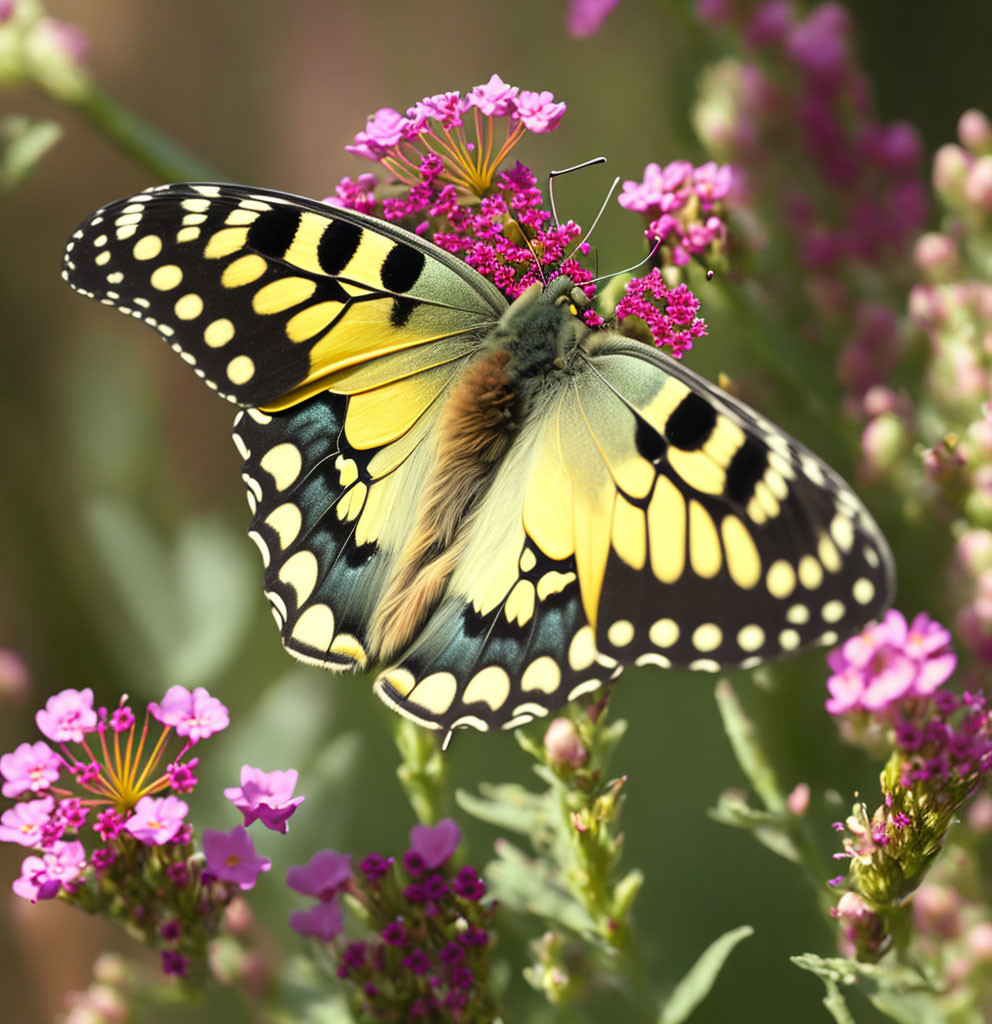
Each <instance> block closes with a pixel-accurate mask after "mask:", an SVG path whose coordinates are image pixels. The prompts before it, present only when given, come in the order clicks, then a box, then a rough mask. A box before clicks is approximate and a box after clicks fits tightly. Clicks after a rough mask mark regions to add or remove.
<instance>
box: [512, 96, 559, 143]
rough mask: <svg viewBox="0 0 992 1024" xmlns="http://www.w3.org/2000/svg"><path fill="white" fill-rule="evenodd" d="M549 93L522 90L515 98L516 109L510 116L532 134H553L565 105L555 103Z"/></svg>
mask: <svg viewBox="0 0 992 1024" xmlns="http://www.w3.org/2000/svg"><path fill="white" fill-rule="evenodd" d="M553 101H554V95H553V94H552V93H550V92H547V91H544V92H530V91H529V90H527V89H524V90H522V91H521V92H520V93H519V95H518V96H517V104H516V109H515V110H514V111H513V113H512V114H511V117H513V118H514V120H519V121H520V122H521V123H522V124H523V126H524V127H525V128H527V129H529V130H530V131H532V132H538V133H540V132H553V131H554V130H555V129H556V128H557V127H558V123H559V122H560V121H561V119H562V117H563V116H564V114H565V104H564V103H555V102H553Z"/></svg>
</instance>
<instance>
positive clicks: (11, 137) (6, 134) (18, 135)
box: [0, 114, 62, 193]
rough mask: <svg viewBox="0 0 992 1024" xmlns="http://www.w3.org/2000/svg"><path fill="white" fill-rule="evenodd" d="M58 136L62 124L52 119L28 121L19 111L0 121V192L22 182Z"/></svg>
mask: <svg viewBox="0 0 992 1024" xmlns="http://www.w3.org/2000/svg"><path fill="white" fill-rule="evenodd" d="M61 138H62V126H61V125H60V124H58V123H57V122H55V121H32V120H31V119H30V118H29V117H25V116H24V115H23V114H14V115H12V116H10V117H5V118H4V119H3V120H2V121H0V145H2V152H0V192H3V193H7V192H12V191H13V190H14V189H15V188H17V186H18V185H20V184H22V183H23V182H24V181H25V180H26V179H27V178H28V177H29V176H30V174H31V172H32V171H34V169H35V167H37V166H38V164H39V163H40V162H41V159H42V158H43V157H44V155H45V154H46V153H47V152H48V151H49V150H50V149H51V148H52V147H53V146H54V145H55V144H56V143H57V142H58V141H59V139H61Z"/></svg>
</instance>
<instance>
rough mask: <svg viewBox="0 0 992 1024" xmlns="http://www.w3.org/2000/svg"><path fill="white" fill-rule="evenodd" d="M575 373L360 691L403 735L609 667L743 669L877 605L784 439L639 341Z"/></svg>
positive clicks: (856, 509)
mask: <svg viewBox="0 0 992 1024" xmlns="http://www.w3.org/2000/svg"><path fill="white" fill-rule="evenodd" d="M582 358H583V360H584V361H585V365H584V366H581V367H579V368H578V369H577V370H576V372H575V373H574V374H573V375H572V378H571V381H570V383H569V384H568V386H566V387H564V388H562V389H561V390H560V391H559V392H558V393H557V394H556V395H555V396H554V397H553V398H552V399H550V400H548V401H545V402H543V403H539V404H537V405H535V407H534V409H533V411H532V415H531V418H530V421H529V422H528V423H527V424H526V425H525V426H524V428H523V429H522V430H521V436H520V438H519V440H518V442H517V445H516V449H515V451H514V452H513V453H511V456H509V457H508V464H507V466H505V467H503V468H502V469H501V472H500V474H499V475H498V476H497V478H496V481H495V482H494V484H493V487H492V489H491V490H490V491H489V492H488V493H487V495H486V496H485V498H484V499H483V503H482V507H481V508H480V509H479V510H478V512H477V515H476V517H475V522H474V526H473V531H472V535H471V537H470V539H469V542H468V544H467V546H466V549H465V551H464V553H463V556H462V560H461V563H460V565H459V569H458V570H457V571H456V573H455V575H454V576H453V577H452V580H451V584H450V586H449V589H448V594H447V599H446V603H445V604H444V605H442V607H441V608H440V609H439V610H438V611H437V612H436V613H435V615H434V616H433V617H432V618H431V619H430V620H429V621H428V623H427V624H426V625H425V627H424V629H423V630H422V632H421V635H420V636H419V637H418V639H417V642H416V643H415V644H414V645H412V646H411V649H410V650H408V651H407V652H405V653H404V655H403V656H402V657H401V658H399V659H398V661H397V663H396V664H395V665H394V666H392V667H391V668H390V669H389V670H387V671H386V672H385V673H383V674H382V675H381V676H380V678H379V680H378V681H377V684H376V687H377V692H378V693H379V695H380V696H381V697H383V699H385V700H386V702H387V703H389V704H390V705H391V706H393V707H394V708H396V709H397V710H400V711H402V712H403V713H405V714H408V715H410V716H411V717H413V718H414V719H415V720H417V721H419V722H421V724H425V725H430V726H432V727H439V728H445V729H451V728H455V727H458V726H460V725H471V726H473V727H475V728H480V729H484V728H512V727H513V726H515V725H518V724H521V722H523V721H526V720H529V719H530V718H534V717H540V716H542V715H544V714H547V713H548V712H549V711H551V710H553V709H555V708H557V707H559V706H561V705H562V704H564V703H565V702H566V701H567V700H569V699H574V698H575V697H576V696H578V695H580V694H581V693H587V692H591V691H593V690H595V689H597V688H598V687H599V686H600V685H602V684H603V683H604V682H606V681H607V680H609V679H611V678H615V677H616V676H617V675H618V674H619V672H620V670H621V666H622V665H626V664H639V665H659V666H662V667H666V668H672V667H675V668H691V669H697V670H708V671H713V670H716V669H718V668H723V667H728V668H731V667H735V666H738V667H743V668H750V667H754V666H755V665H757V664H760V663H763V662H765V661H768V660H770V659H773V658H776V657H778V656H781V655H783V654H787V653H794V652H796V651H799V650H802V649H805V648H808V647H810V646H813V645H815V644H818V643H819V644H829V643H834V642H836V641H837V639H838V637H839V636H840V635H846V634H849V633H851V632H853V631H854V630H856V629H858V628H860V627H861V626H863V625H864V623H865V622H867V621H868V620H869V619H871V618H873V617H875V616H877V615H878V614H880V613H881V611H882V610H883V609H884V608H885V607H886V606H887V604H888V602H889V600H890V599H891V595H892V590H893V586H894V583H893V580H894V574H893V569H892V565H891V560H890V559H891V556H890V554H889V552H888V547H887V545H886V543H885V541H884V538H882V536H881V534H880V532H879V531H878V528H877V526H876V525H875V523H874V521H873V520H872V519H871V517H870V515H869V514H868V513H867V511H866V510H865V509H864V507H863V505H862V504H861V502H860V501H859V500H858V499H857V498H856V497H855V496H854V494H853V493H852V492H851V491H850V489H849V488H848V487H847V485H846V484H845V483H844V482H843V481H842V480H841V478H840V477H839V476H838V475H837V474H836V473H834V472H833V470H831V469H830V468H829V467H828V466H827V465H826V464H825V463H823V462H822V460H820V459H819V458H817V457H816V456H815V455H813V454H812V453H810V452H809V451H808V450H807V449H805V448H804V447H803V446H802V445H801V444H799V442H797V441H795V440H794V439H793V438H791V437H789V436H788V435H787V434H785V433H784V432H782V431H780V430H778V429H777V428H775V427H773V426H772V425H771V424H769V423H768V422H767V421H766V420H764V418H763V417H761V416H760V415H759V414H757V413H755V412H754V411H753V410H751V409H749V408H748V407H747V406H746V405H744V404H743V403H741V402H739V401H737V400H736V399H734V398H732V397H731V396H729V395H727V394H725V393H724V392H723V391H721V390H720V389H718V388H715V387H714V386H713V385H711V384H709V383H708V382H707V381H705V380H703V379H702V378H700V377H699V376H698V375H696V374H695V373H693V372H692V371H691V370H689V369H688V368H686V367H685V366H683V365H682V364H681V363H678V362H676V361H674V360H671V359H667V358H666V357H664V356H661V355H659V354H658V353H657V352H655V351H654V350H652V349H650V348H648V347H647V346H645V345H643V344H642V343H641V342H637V341H632V340H629V339H626V338H622V337H620V336H619V335H609V334H605V333H604V334H603V335H602V336H601V337H598V338H597V340H596V341H595V342H593V343H592V344H591V345H590V346H589V352H588V355H584V356H583V357H582ZM504 470H505V472H504ZM518 508H519V509H520V510H521V514H520V517H519V518H517V517H516V516H515V515H513V516H507V515H506V514H505V513H502V510H506V509H512V510H515V509H518Z"/></svg>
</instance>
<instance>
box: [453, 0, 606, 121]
mask: <svg viewBox="0 0 992 1024" xmlns="http://www.w3.org/2000/svg"><path fill="white" fill-rule="evenodd" d="M614 2H615V0H614ZM518 92H520V90H519V89H518V88H517V87H516V86H515V85H507V84H506V82H504V81H503V79H502V78H500V77H499V75H493V76H492V77H491V78H490V79H489V81H488V82H486V84H485V85H477V86H476V87H475V88H474V89H472V90H471V92H469V94H468V95H467V96H466V97H465V106H466V107H478V108H479V111H480V112H481V113H483V114H485V115H486V116H487V117H506V115H507V114H509V113H510V112H511V111H512V110H513V108H514V106H515V103H514V100H515V98H516V95H517V93H518Z"/></svg>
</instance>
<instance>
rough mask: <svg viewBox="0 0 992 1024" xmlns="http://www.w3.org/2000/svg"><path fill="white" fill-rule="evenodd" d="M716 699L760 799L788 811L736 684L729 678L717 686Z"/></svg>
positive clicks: (770, 807) (773, 808)
mask: <svg viewBox="0 0 992 1024" xmlns="http://www.w3.org/2000/svg"><path fill="white" fill-rule="evenodd" d="M716 703H717V706H718V707H719V709H720V717H721V718H722V719H723V728H724V730H725V731H726V733H727V738H728V739H729V740H730V745H731V746H732V747H733V750H734V756H735V757H736V758H737V763H738V764H739V765H740V767H741V771H743V772H744V774H745V775H746V776H747V778H748V781H749V782H750V783H751V785H752V787H753V788H754V791H755V793H757V794H758V796H759V797H760V798H761V802H762V803H763V804H764V805H765V807H766V808H767V809H768V810H769V811H771V812H772V813H773V814H785V813H786V803H785V795H784V794H783V793H782V789H781V787H780V786H779V784H778V780H777V779H776V778H775V772H774V770H773V769H772V766H771V762H770V761H769V760H768V758H767V757H766V756H765V751H764V749H763V748H762V746H761V738H760V736H759V735H758V730H757V729H755V727H754V723H753V722H752V721H751V719H750V718H748V717H747V715H745V714H744V709H743V708H742V707H741V704H740V701H739V700H738V699H737V694H736V693H734V688H733V687H732V686H731V685H730V683H729V682H728V681H727V680H726V679H721V680H720V682H719V683H717V686H716Z"/></svg>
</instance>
